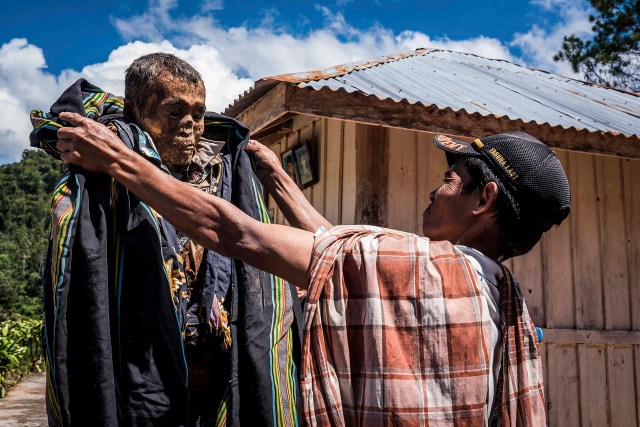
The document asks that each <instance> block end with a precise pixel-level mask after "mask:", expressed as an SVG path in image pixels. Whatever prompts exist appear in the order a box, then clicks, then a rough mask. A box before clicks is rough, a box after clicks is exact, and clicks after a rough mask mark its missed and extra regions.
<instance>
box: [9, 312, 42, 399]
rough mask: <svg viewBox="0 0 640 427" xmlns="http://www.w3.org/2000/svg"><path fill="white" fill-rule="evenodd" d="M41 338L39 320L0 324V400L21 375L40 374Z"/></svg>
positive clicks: (40, 323) (10, 321) (11, 321)
mask: <svg viewBox="0 0 640 427" xmlns="http://www.w3.org/2000/svg"><path fill="white" fill-rule="evenodd" d="M41 337H42V322H41V321H40V320H32V319H26V320H5V321H4V322H2V323H0V397H4V395H5V394H6V392H7V389H8V388H9V387H11V386H12V385H14V384H15V383H17V382H18V381H20V378H22V376H23V375H25V374H27V373H29V372H41V371H42V352H41V349H42V347H41Z"/></svg>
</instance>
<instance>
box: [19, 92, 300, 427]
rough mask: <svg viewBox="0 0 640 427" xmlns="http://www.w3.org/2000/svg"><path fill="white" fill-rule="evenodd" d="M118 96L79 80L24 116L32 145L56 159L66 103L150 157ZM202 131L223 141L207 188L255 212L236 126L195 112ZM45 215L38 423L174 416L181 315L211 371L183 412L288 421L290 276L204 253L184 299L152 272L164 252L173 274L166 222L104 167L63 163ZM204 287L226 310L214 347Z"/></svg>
mask: <svg viewBox="0 0 640 427" xmlns="http://www.w3.org/2000/svg"><path fill="white" fill-rule="evenodd" d="M122 105H123V100H122V98H118V97H115V96H113V95H111V94H107V93H105V92H102V91H101V90H100V89H99V88H97V87H95V86H93V85H91V84H89V83H88V82H86V81H85V80H82V79H81V80H79V81H77V82H76V83H75V84H74V85H72V86H71V87H70V88H69V89H68V90H67V91H65V93H64V94H63V95H62V96H61V97H60V99H59V100H58V102H56V104H54V106H53V107H52V108H51V112H50V113H48V114H44V113H42V112H38V111H34V112H32V115H31V119H32V123H33V125H34V131H33V132H32V134H31V142H32V145H33V146H36V147H39V148H42V149H45V150H46V151H47V152H48V153H49V154H51V155H52V156H54V157H58V158H59V153H58V152H57V149H56V147H55V143H56V141H57V136H56V131H57V129H58V128H59V127H60V126H61V124H60V123H58V120H57V115H58V114H59V113H60V112H61V111H73V112H77V113H80V114H83V115H86V116H88V117H92V118H94V119H98V120H99V121H101V122H103V123H108V124H110V125H111V126H112V127H114V128H115V129H116V130H117V133H118V135H119V136H120V138H121V139H122V140H123V142H124V143H125V144H126V145H127V146H128V147H129V148H131V149H133V150H135V151H137V152H138V153H140V154H142V155H143V156H145V157H146V158H147V159H148V160H149V161H151V162H153V163H154V164H156V165H157V166H158V167H162V166H161V164H160V159H159V157H158V155H157V153H156V152H155V149H154V148H153V145H152V144H150V143H149V140H148V139H147V136H146V134H144V132H142V131H141V130H140V129H139V128H138V127H137V126H136V125H134V124H130V123H127V122H125V121H123V120H122V117H121V115H120V113H121V109H122ZM204 136H206V137H208V138H210V139H215V140H222V141H225V146H224V148H223V150H222V152H221V154H220V155H221V159H222V165H223V177H222V183H221V185H220V188H219V190H218V196H219V197H222V198H224V199H226V200H228V201H230V202H231V203H233V204H234V205H235V206H237V207H238V208H240V209H241V210H242V211H243V212H245V213H247V214H248V215H249V216H251V217H252V218H254V219H257V220H259V221H263V222H268V221H269V219H268V215H267V214H266V208H265V206H264V203H263V201H262V189H261V187H260V184H259V182H258V180H257V178H256V176H255V173H254V171H253V168H252V165H251V161H250V159H249V157H248V156H247V154H246V153H245V151H244V147H245V146H246V144H247V142H248V139H249V132H248V130H247V129H246V128H245V127H244V126H242V125H241V124H240V123H238V122H237V121H235V120H233V119H230V118H228V117H225V116H222V115H219V114H215V113H207V114H206V116H205V134H204ZM52 222H53V224H52V235H51V241H50V245H49V253H48V256H47V266H46V270H45V273H44V280H43V281H44V293H45V301H44V305H45V307H44V308H45V322H44V330H45V338H46V340H45V341H46V342H45V344H46V354H45V357H46V360H47V367H48V372H47V374H48V375H47V379H48V384H47V410H48V414H49V420H50V424H52V425H72V424H73V425H82V426H84V425H91V426H94V425H118V424H120V425H150V424H153V425H171V426H179V425H186V424H187V422H188V420H187V416H188V414H187V408H188V395H187V369H186V364H185V354H184V349H183V344H182V338H183V336H184V332H185V328H186V325H187V323H188V322H187V319H188V318H189V317H190V316H191V317H195V322H194V323H195V324H196V325H197V326H196V327H197V328H198V332H199V338H198V341H197V342H196V343H195V345H194V346H193V348H190V350H189V351H190V352H193V353H194V354H195V355H196V356H197V357H199V355H204V356H205V358H206V359H207V360H209V362H210V372H211V373H212V376H213V377H214V380H213V383H212V384H213V386H212V389H210V390H208V392H207V393H204V394H202V395H199V396H198V399H194V401H195V400H197V401H198V404H197V413H195V412H194V413H192V414H190V415H189V416H191V417H192V418H194V420H195V421H196V423H199V422H200V421H201V422H202V424H207V422H209V423H213V422H221V423H224V424H226V425H240V424H241V423H242V424H244V425H264V426H271V425H296V424H297V410H296V406H297V403H296V401H297V396H298V393H299V386H298V376H297V366H298V364H299V349H300V344H301V343H300V335H299V333H298V330H299V329H298V327H297V322H299V321H300V320H301V319H300V316H299V315H298V316H296V315H294V308H295V309H299V306H298V305H299V301H298V298H297V294H296V292H295V288H293V286H290V285H289V284H287V283H286V282H284V281H282V280H281V279H279V278H277V277H274V276H272V275H270V274H268V273H265V272H263V271H260V270H257V269H255V268H253V267H251V266H249V265H247V264H245V263H243V262H240V261H235V260H230V259H228V258H225V257H222V256H220V255H219V254H217V253H215V252H213V251H207V252H206V253H205V256H204V260H205V261H203V262H202V264H201V267H200V271H199V272H198V276H199V279H198V280H199V281H201V283H200V284H199V286H201V294H200V296H199V297H198V298H194V299H190V298H189V296H188V293H187V292H186V287H185V286H184V284H180V283H178V286H177V287H176V284H175V282H174V281H172V280H171V278H170V277H169V276H170V275H171V274H172V272H171V271H169V272H167V271H166V269H165V266H166V264H167V263H168V262H170V263H171V265H172V269H173V271H175V270H177V271H178V272H179V271H180V270H181V268H182V266H181V265H179V262H178V257H177V255H176V253H177V252H178V251H177V250H176V244H177V240H176V233H175V230H174V229H173V227H172V226H171V225H170V224H168V223H167V222H166V221H164V220H163V219H162V218H159V217H158V216H157V215H156V214H155V213H154V212H153V210H152V209H150V207H149V206H148V205H146V204H145V203H144V202H142V201H141V200H139V199H138V198H137V197H136V196H135V195H133V194H132V193H130V192H129V191H128V190H127V189H126V188H125V187H123V186H121V185H120V184H118V183H117V182H114V181H113V180H112V179H111V178H110V177H108V176H105V175H100V174H93V173H88V172H86V171H84V170H82V169H79V168H77V167H74V166H70V168H69V172H68V173H67V175H66V176H65V177H64V178H63V180H62V181H61V183H60V184H59V185H58V188H57V189H56V192H55V193H54V197H53V218H52ZM172 285H173V286H174V288H173V289H172V288H171V286H172ZM216 296H224V297H225V305H226V306H227V308H228V311H229V313H230V329H231V336H232V346H231V349H230V350H229V351H226V352H222V351H219V350H217V346H216V345H215V341H214V340H213V335H212V333H211V331H210V330H209V325H208V317H207V316H208V314H209V313H210V312H211V306H212V304H213V303H214V302H213V301H214V298H215V297H216ZM298 313H299V310H298ZM189 347H191V346H189ZM194 397H195V396H194ZM196 418H197V420H196Z"/></svg>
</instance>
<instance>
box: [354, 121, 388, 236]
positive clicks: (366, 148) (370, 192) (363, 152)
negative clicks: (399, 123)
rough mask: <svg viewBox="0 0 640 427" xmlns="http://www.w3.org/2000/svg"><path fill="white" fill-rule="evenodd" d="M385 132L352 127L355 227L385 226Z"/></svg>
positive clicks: (374, 128)
mask: <svg viewBox="0 0 640 427" xmlns="http://www.w3.org/2000/svg"><path fill="white" fill-rule="evenodd" d="M388 163H389V131H388V129H387V128H384V127H381V126H368V125H362V124H357V125H356V218H355V222H356V224H367V225H377V226H380V227H386V226H387V193H388V191H387V188H388V186H387V182H388V173H389V172H388V170H389V168H388Z"/></svg>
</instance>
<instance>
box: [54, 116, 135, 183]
mask: <svg viewBox="0 0 640 427" xmlns="http://www.w3.org/2000/svg"><path fill="white" fill-rule="evenodd" d="M59 117H60V120H63V121H65V122H67V123H69V124H70V125H71V126H70V127H63V128H60V129H59V130H58V144H57V147H58V150H60V158H61V159H62V160H63V161H65V162H66V163H73V164H76V165H78V166H80V167H82V168H84V169H86V170H88V171H92V172H101V173H109V171H110V168H111V166H112V165H113V164H115V162H116V160H117V158H118V152H119V151H120V150H122V149H123V148H124V144H123V143H122V141H121V140H120V139H119V138H118V137H117V136H116V135H115V134H114V133H113V132H112V131H111V130H110V129H109V128H107V127H106V126H104V125H103V124H100V123H98V122H96V121H95V120H91V119H88V118H86V117H83V116H81V115H80V114H77V113H66V112H65V113H60V116H59Z"/></svg>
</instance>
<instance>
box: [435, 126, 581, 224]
mask: <svg viewBox="0 0 640 427" xmlns="http://www.w3.org/2000/svg"><path fill="white" fill-rule="evenodd" d="M433 143H434V144H435V146H436V147H438V148H440V149H441V150H444V151H445V152H446V153H447V161H448V162H449V165H452V164H453V163H455V162H456V161H457V160H458V159H459V158H460V157H477V158H480V159H483V160H484V161H485V162H486V163H487V165H488V166H489V167H490V168H491V170H493V171H494V172H495V173H496V174H497V175H498V176H499V177H500V178H502V181H503V184H505V186H506V187H507V189H508V191H509V192H510V193H511V195H512V196H513V197H514V198H515V199H516V200H517V201H518V203H520V204H521V205H522V206H523V208H525V209H527V210H528V211H529V213H532V214H533V216H534V217H535V218H536V219H537V220H538V221H539V222H540V223H541V224H544V225H546V227H545V228H546V229H549V228H551V226H553V225H558V224H560V223H561V222H562V221H563V220H564V219H565V218H566V217H567V215H569V210H570V209H571V191H570V189H569V181H568V180H567V176H566V175H565V173H564V170H563V169H562V165H561V164H560V161H559V160H558V158H557V157H556V154H555V153H554V152H553V150H551V149H550V148H549V147H547V146H546V145H545V144H544V143H543V142H542V141H539V140H537V139H536V138H534V137H532V136H531V135H529V134H526V133H524V132H506V133H501V134H497V135H490V136H485V137H483V138H478V139H476V140H474V141H472V142H471V143H467V142H463V141H459V140H456V139H453V138H451V137H448V136H446V135H436V136H435V137H434V139H433Z"/></svg>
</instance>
